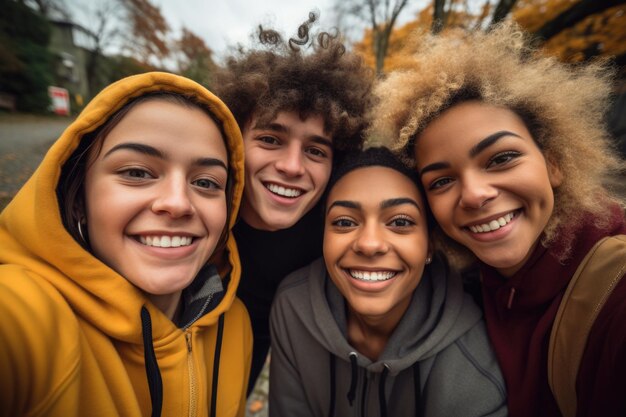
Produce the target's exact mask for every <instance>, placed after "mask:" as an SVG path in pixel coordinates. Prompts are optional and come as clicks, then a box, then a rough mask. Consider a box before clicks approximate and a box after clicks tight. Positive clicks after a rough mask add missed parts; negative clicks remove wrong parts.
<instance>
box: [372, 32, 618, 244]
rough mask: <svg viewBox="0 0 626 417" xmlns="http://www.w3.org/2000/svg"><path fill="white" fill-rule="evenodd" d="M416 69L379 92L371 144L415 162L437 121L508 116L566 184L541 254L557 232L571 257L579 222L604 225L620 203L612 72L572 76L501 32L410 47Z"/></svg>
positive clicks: (605, 68)
mask: <svg viewBox="0 0 626 417" xmlns="http://www.w3.org/2000/svg"><path fill="white" fill-rule="evenodd" d="M414 42H415V43H416V45H413V47H414V48H415V49H414V51H415V54H414V55H413V56H412V61H411V62H412V64H411V65H409V66H407V68H406V69H404V70H401V71H397V72H395V73H392V74H390V75H389V77H388V78H387V79H386V80H385V81H383V82H381V83H380V84H379V85H378V86H377V87H376V88H375V94H374V95H375V96H376V97H377V98H378V99H379V100H380V101H379V102H378V103H377V104H376V106H375V107H374V108H373V112H372V115H373V116H372V117H373V119H374V120H373V122H372V127H371V130H370V132H369V133H368V136H369V137H372V138H373V142H377V143H381V144H384V145H387V146H389V147H391V148H392V149H394V150H396V151H399V152H401V153H402V154H403V156H404V157H406V158H408V159H409V162H410V163H411V162H413V161H412V158H413V152H414V141H415V140H416V138H417V140H419V134H420V133H421V132H422V131H423V130H424V129H425V128H426V126H427V125H428V124H429V123H430V122H431V121H432V120H433V119H434V118H435V117H437V115H439V114H441V113H442V112H444V111H445V110H446V109H448V108H450V107H451V106H453V105H454V104H458V103H459V102H461V101H464V100H480V101H482V102H485V103H487V104H490V105H495V106H501V107H505V108H508V109H510V110H512V111H514V112H515V113H516V114H517V115H519V116H520V117H521V118H522V120H523V121H524V122H525V124H526V127H527V128H528V130H529V132H530V133H531V135H532V137H533V138H534V140H535V141H536V143H537V145H538V146H539V148H540V149H541V150H542V152H543V154H544V156H545V157H546V159H547V160H549V161H551V162H553V163H555V164H556V165H557V166H558V167H559V168H560V170H561V172H562V174H563V182H562V184H561V185H560V186H559V187H558V188H557V189H556V190H555V204H554V212H553V214H552V216H551V218H550V220H549V222H548V225H547V226H546V228H545V230H544V238H543V243H544V245H548V244H549V243H550V242H551V241H553V239H554V237H555V232H556V231H557V230H559V238H560V239H563V240H564V242H563V243H564V244H565V247H564V253H563V254H561V255H563V256H565V255H567V251H568V250H569V245H570V244H571V238H572V237H573V236H566V235H564V234H567V233H569V232H568V231H572V230H573V229H575V228H574V227H573V226H575V225H576V224H577V223H579V222H580V220H581V219H582V217H583V216H584V215H585V213H591V214H592V215H593V216H595V218H596V219H597V222H596V223H597V224H598V226H603V225H605V224H606V223H607V222H608V219H609V217H610V215H611V214H610V210H608V209H607V207H608V206H610V204H611V202H617V203H618V204H621V205H622V207H623V200H621V199H620V197H618V196H615V195H612V193H611V192H610V190H607V189H606V188H605V187H604V186H603V184H605V183H606V180H607V179H609V178H610V177H611V176H616V175H620V174H621V173H622V172H623V169H624V162H623V161H621V160H620V157H619V153H618V152H617V151H616V150H615V149H614V145H613V144H612V142H611V139H610V135H609V133H608V131H607V130H606V127H605V120H604V118H605V115H606V114H607V110H608V108H609V104H610V101H609V97H610V94H611V89H612V77H613V74H614V70H613V69H612V67H611V66H610V65H609V64H607V63H606V62H604V63H603V62H597V63H593V64H588V65H582V66H580V65H579V66H576V67H575V66H570V65H567V64H563V63H560V62H558V61H557V60H556V59H555V58H551V57H547V56H545V55H542V54H541V52H540V50H539V49H538V48H536V47H535V46H533V45H532V43H531V40H530V38H529V37H527V35H525V34H524V33H523V32H522V31H521V30H520V29H519V27H517V26H516V25H515V24H512V23H504V24H501V25H499V26H497V27H495V28H493V29H492V30H490V31H488V32H479V31H476V32H472V33H467V32H464V33H457V34H455V35H451V36H434V35H424V34H421V35H420V36H416V37H415V38H414Z"/></svg>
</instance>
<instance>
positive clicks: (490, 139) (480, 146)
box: [469, 130, 521, 158]
mask: <svg viewBox="0 0 626 417" xmlns="http://www.w3.org/2000/svg"><path fill="white" fill-rule="evenodd" d="M504 136H514V137H516V138H521V136H520V135H518V134H515V133H513V132H509V131H508V130H501V131H499V132H496V133H493V134H491V135H489V136H487V137H486V138H485V139H483V140H481V141H480V142H478V143H477V144H476V145H474V146H473V147H472V149H470V151H469V155H470V156H471V157H472V158H473V157H475V156H476V155H478V154H479V153H481V152H482V151H484V150H485V149H487V148H488V147H490V146H491V145H493V144H494V143H496V142H497V141H499V140H500V139H502V138H503V137H504Z"/></svg>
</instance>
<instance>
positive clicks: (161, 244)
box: [139, 236, 192, 248]
mask: <svg viewBox="0 0 626 417" xmlns="http://www.w3.org/2000/svg"><path fill="white" fill-rule="evenodd" d="M139 241H140V242H141V243H143V244H144V245H146V246H154V247H157V248H178V247H180V246H189V245H191V241H192V238H191V237H190V236H139Z"/></svg>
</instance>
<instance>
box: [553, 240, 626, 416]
mask: <svg viewBox="0 0 626 417" xmlns="http://www.w3.org/2000/svg"><path fill="white" fill-rule="evenodd" d="M625 272H626V235H618V236H611V237H607V238H604V239H602V240H600V241H599V242H598V243H596V244H595V246H594V247H593V248H592V249H591V250H590V251H589V253H588V254H587V255H586V256H585V258H584V259H583V261H582V262H581V264H580V265H579V266H578V269H576V273H575V274H574V275H573V277H572V279H571V281H570V283H569V285H568V286H567V290H566V291H565V295H563V300H561V304H560V305H559V309H558V311H557V314H556V319H555V320H554V324H553V326H552V332H551V334H550V346H549V348H548V383H549V384H550V389H551V390H552V393H553V394H554V398H555V399H556V402H557V404H558V406H559V409H560V410H561V413H562V414H563V416H564V417H574V416H575V415H576V406H577V398H576V377H577V376H578V368H579V365H580V359H581V358H582V355H583V352H584V350H585V347H586V345H587V337H588V336H589V332H590V331H591V327H592V326H593V323H594V321H595V319H596V317H597V316H598V313H599V312H600V310H602V306H603V305H604V303H605V302H606V300H607V299H608V298H609V296H610V295H611V292H612V291H613V289H614V288H615V286H616V285H617V283H618V282H619V281H620V279H621V278H622V276H623V275H624V273H625Z"/></svg>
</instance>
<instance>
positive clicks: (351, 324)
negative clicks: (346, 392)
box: [347, 297, 411, 361]
mask: <svg viewBox="0 0 626 417" xmlns="http://www.w3.org/2000/svg"><path fill="white" fill-rule="evenodd" d="M410 301H411V297H409V298H408V302H407V303H403V304H402V305H397V306H396V307H395V308H394V309H392V310H391V311H389V312H388V313H386V314H385V315H383V316H365V315H362V314H359V313H357V312H356V311H354V310H353V309H352V308H351V307H350V306H348V323H347V324H348V342H349V343H350V345H352V346H354V347H355V348H356V349H357V350H358V351H359V352H360V353H361V354H363V355H365V356H366V357H368V358H369V359H370V360H372V361H376V360H378V358H379V357H380V355H381V354H382V353H383V351H384V350H385V347H386V346H387V342H388V341H389V338H390V337H391V335H392V334H393V332H394V330H395V329H396V326H397V325H398V323H400V320H401V319H402V317H403V316H404V313H405V312H406V310H407V308H408V307H409V303H410Z"/></svg>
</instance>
